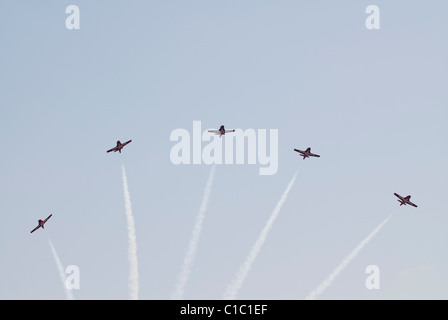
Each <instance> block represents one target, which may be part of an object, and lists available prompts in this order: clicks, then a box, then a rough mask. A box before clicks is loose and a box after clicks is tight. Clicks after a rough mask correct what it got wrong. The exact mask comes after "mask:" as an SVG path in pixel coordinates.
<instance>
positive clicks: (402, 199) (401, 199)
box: [394, 192, 417, 208]
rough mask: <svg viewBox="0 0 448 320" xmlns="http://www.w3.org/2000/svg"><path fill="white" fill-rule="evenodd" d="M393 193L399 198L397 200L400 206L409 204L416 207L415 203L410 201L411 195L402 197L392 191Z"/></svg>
mask: <svg viewBox="0 0 448 320" xmlns="http://www.w3.org/2000/svg"><path fill="white" fill-rule="evenodd" d="M394 195H395V196H396V197H397V198H398V199H399V200H398V202H400V206H402V205H406V204H410V205H411V206H414V207H416V208H417V205H416V204H415V203H412V202H411V200H410V199H411V196H406V197H402V196H400V195H399V194H398V193H395V192H394Z"/></svg>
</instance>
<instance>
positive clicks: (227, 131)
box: [226, 129, 235, 133]
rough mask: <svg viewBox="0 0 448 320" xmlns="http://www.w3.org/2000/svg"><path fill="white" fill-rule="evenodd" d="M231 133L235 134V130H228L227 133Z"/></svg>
mask: <svg viewBox="0 0 448 320" xmlns="http://www.w3.org/2000/svg"><path fill="white" fill-rule="evenodd" d="M229 132H235V130H233V129H232V130H226V133H229Z"/></svg>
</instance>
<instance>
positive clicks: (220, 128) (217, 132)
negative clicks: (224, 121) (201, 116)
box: [208, 125, 235, 138]
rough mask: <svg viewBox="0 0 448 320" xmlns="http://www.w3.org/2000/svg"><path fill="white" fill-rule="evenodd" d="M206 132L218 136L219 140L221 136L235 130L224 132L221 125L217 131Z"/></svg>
mask: <svg viewBox="0 0 448 320" xmlns="http://www.w3.org/2000/svg"><path fill="white" fill-rule="evenodd" d="M208 132H213V133H214V134H219V137H220V138H221V136H223V135H225V134H226V133H229V132H235V130H226V129H225V128H224V126H223V125H222V126H220V127H219V130H208Z"/></svg>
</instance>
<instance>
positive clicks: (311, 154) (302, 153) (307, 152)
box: [294, 147, 320, 160]
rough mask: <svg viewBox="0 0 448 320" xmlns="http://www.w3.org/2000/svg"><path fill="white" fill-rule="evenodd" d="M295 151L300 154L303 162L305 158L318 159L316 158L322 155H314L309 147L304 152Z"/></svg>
mask: <svg viewBox="0 0 448 320" xmlns="http://www.w3.org/2000/svg"><path fill="white" fill-rule="evenodd" d="M294 151H296V152H298V153H300V155H301V156H302V157H303V160H305V158H309V157H316V158H319V157H320V155H318V154H315V153H312V152H311V148H309V147H308V148H307V149H306V150H305V151H302V150H299V149H294Z"/></svg>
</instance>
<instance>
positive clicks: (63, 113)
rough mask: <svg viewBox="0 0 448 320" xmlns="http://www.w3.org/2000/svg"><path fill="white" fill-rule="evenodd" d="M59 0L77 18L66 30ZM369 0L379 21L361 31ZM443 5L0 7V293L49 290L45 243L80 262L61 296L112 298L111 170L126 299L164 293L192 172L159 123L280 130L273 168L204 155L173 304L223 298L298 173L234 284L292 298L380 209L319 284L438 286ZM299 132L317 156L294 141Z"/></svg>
mask: <svg viewBox="0 0 448 320" xmlns="http://www.w3.org/2000/svg"><path fill="white" fill-rule="evenodd" d="M71 4H75V5H77V6H79V9H80V25H81V28H80V29H79V30H67V29H66V27H65V19H66V17H67V14H66V13H65V8H66V7H67V6H68V5H71ZM370 4H375V5H377V6H378V7H379V9H380V18H381V20H380V22H381V24H380V30H367V29H366V27H365V25H364V23H365V19H366V18H367V14H365V8H366V7H367V6H368V5H370ZM446 12H448V3H446V2H445V1H442V0H440V1H435V0H434V1H430V2H429V3H428V2H421V3H418V2H415V3H412V4H409V2H407V1H394V2H393V3H390V2H387V1H381V0H379V1H374V2H372V1H357V2H356V3H355V2H354V1H331V2H330V1H244V2H243V3H236V2H233V3H231V2H229V1H212V2H210V1H188V3H186V2H184V1H163V2H162V1H158V2H155V1H132V2H131V3H128V2H125V1H114V2H110V1H95V2H94V3H92V2H91V1H47V2H46V3H45V4H38V3H30V2H29V1H2V2H1V3H0V39H1V50H0V70H1V73H0V87H1V94H0V105H1V108H2V109H1V110H2V113H1V114H2V116H1V117H0V134H1V137H2V156H1V157H0V165H1V168H2V170H1V171H0V172H1V173H0V194H2V197H1V201H0V212H1V214H2V221H3V228H2V232H1V233H0V256H1V257H2V258H1V263H0V298H1V299H65V293H64V290H63V288H62V285H61V281H60V278H59V275H58V271H57V267H56V264H55V261H54V259H53V256H52V252H51V248H50V245H49V242H48V239H51V241H52V243H53V245H54V247H55V249H56V250H57V252H58V254H59V257H60V259H61V262H62V263H63V264H64V265H65V266H67V265H72V264H73V265H77V266H79V268H80V273H81V278H80V286H81V288H80V289H79V290H76V291H75V292H74V293H73V296H74V298H75V299H128V298H129V290H128V275H129V263H128V260H127V249H128V247H127V229H126V217H125V209H124V198H123V184H122V179H121V165H122V164H123V165H124V166H125V168H126V173H127V179H128V186H129V192H130V198H131V201H132V209H133V215H134V218H135V226H136V238H137V254H138V262H139V276H140V277H139V282H140V291H139V298H140V299H169V298H170V295H171V293H172V292H173V290H174V287H175V284H176V279H177V276H178V274H179V272H180V270H181V264H182V261H183V259H184V255H185V252H186V249H187V244H188V242H189V240H190V236H191V232H192V229H193V225H194V223H195V218H196V215H197V213H198V210H199V206H200V204H201V201H202V195H203V193H204V188H205V184H206V181H207V178H208V175H209V172H210V167H209V166H206V165H178V166H175V165H173V164H172V163H171V161H170V157H169V155H170V149H171V148H172V147H173V145H174V144H175V143H174V142H171V141H170V139H169V137H170V133H171V132H172V131H173V130H175V129H177V128H184V129H187V130H189V131H190V132H191V130H192V125H193V121H195V120H197V121H201V122H202V126H203V130H205V129H207V128H212V127H214V128H218V127H219V126H220V125H221V124H225V125H226V127H227V128H241V129H243V130H244V129H248V128H253V129H267V130H269V129H278V132H279V169H278V172H277V174H276V175H273V176H260V175H258V169H259V165H258V164H257V165H247V164H246V165H221V166H218V167H217V168H216V175H215V179H214V182H213V186H212V189H211V195H210V201H209V206H208V210H207V212H206V213H205V218H204V223H203V227H202V230H201V235H200V240H199V244H198V248H197V253H196V257H195V261H194V265H193V268H192V270H191V274H190V278H189V280H188V283H187V284H186V287H185V298H186V299H221V298H222V296H223V294H224V292H225V290H226V288H227V286H228V285H229V283H230V282H231V281H232V280H233V278H234V277H235V274H236V272H237V270H238V268H239V267H240V265H241V264H242V263H243V262H244V260H245V259H246V256H247V255H248V253H249V251H250V248H251V247H252V245H253V243H254V242H255V240H256V238H257V237H258V235H259V233H260V231H261V230H262V228H263V227H264V224H265V223H266V221H267V219H268V217H269V216H270V214H271V213H272V211H273V209H274V207H275V206H276V204H277V202H278V201H279V199H280V196H281V195H282V193H283V191H284V190H285V188H286V185H287V184H288V183H289V181H290V180H291V178H292V176H293V175H294V173H295V172H296V171H297V170H298V175H297V179H296V182H295V185H294V186H293V188H292V190H291V192H290V193H289V196H288V198H287V200H286V202H285V204H284V206H283V207H282V209H281V211H280V213H279V216H278V218H277V220H276V221H275V223H274V225H273V227H272V229H271V231H270V233H269V234H268V237H267V239H266V242H265V243H264V246H263V247H262V249H261V251H260V253H259V255H258V256H257V258H256V260H255V261H254V264H253V266H252V269H251V270H250V273H249V274H248V276H247V278H246V280H245V282H244V284H243V285H242V287H241V290H240V292H239V294H238V298H240V299H304V298H305V297H306V296H307V295H308V293H310V291H312V290H313V289H315V288H316V287H317V286H318V285H319V284H320V283H321V282H322V281H323V280H325V279H326V278H327V277H328V275H329V274H330V273H331V272H332V271H333V270H334V269H335V268H336V267H337V265H339V263H340V262H341V261H342V260H343V259H344V258H345V257H346V256H347V255H348V254H349V253H350V252H351V251H352V250H353V249H354V248H355V247H356V246H357V245H358V244H359V243H360V242H361V241H362V240H363V239H364V238H365V237H366V236H367V235H368V234H369V233H370V232H371V231H372V230H373V229H374V228H375V227H376V226H377V225H379V224H380V223H381V222H382V221H383V220H384V219H385V218H387V217H388V216H389V215H392V218H391V219H390V221H389V222H388V223H387V224H386V225H385V226H384V227H383V229H382V230H381V231H380V232H379V233H378V234H377V235H376V236H375V237H374V238H373V239H372V241H371V242H369V243H368V244H367V245H366V247H365V248H364V249H363V250H362V251H361V252H360V253H359V255H358V256H357V257H356V258H355V259H354V260H353V261H352V262H351V263H350V264H349V265H348V266H347V268H346V269H345V270H344V271H343V272H342V273H341V274H340V275H339V276H338V278H337V279H336V280H335V281H334V282H333V284H332V285H331V286H330V287H329V288H328V289H327V290H326V291H325V292H324V293H323V294H322V295H321V296H320V297H319V298H321V299H394V298H399V299H401V298H419V299H426V298H431V299H434V298H436V299H446V298H448V293H447V291H446V287H447V285H448V271H447V270H448V256H447V255H446V251H447V250H446V249H447V245H448V234H447V232H446V226H447V225H448V217H447V214H446V209H445V208H446V204H445V203H444V199H445V194H446V192H447V188H446V180H447V178H448V176H447V173H448V171H447V166H446V164H447V160H448V149H447V138H448V129H447V126H446V120H447V118H448V117H447V116H448V111H447V110H448V109H447V102H448V97H447V90H446V75H447V70H448V68H447V67H448V63H447V60H446V57H447V56H448V42H447V41H446V39H447V31H448V24H447V19H446ZM129 139H132V140H133V142H132V143H131V144H129V145H128V146H126V147H125V149H124V151H123V153H122V154H117V153H113V154H111V153H106V150H107V149H109V148H111V147H113V146H114V145H115V143H116V140H122V141H126V140H129ZM308 146H310V147H311V148H312V151H314V152H316V153H318V154H320V155H321V158H316V159H306V160H302V158H300V157H299V156H298V154H297V153H295V152H294V151H293V148H299V149H302V148H303V149H304V148H306V147H308ZM394 192H397V193H399V194H402V195H407V194H411V195H412V200H413V201H414V202H415V203H416V204H418V205H419V207H418V208H413V207H409V206H402V207H400V206H399V204H398V202H397V201H396V199H395V197H394V196H393V193H394ZM50 213H52V214H53V217H52V218H51V219H50V221H49V222H48V224H47V225H46V228H45V230H42V229H40V230H39V231H37V232H35V233H33V234H30V233H29V232H30V230H32V229H33V228H34V227H35V226H36V225H37V220H38V219H40V218H45V217H46V216H48V215H49V214H50ZM368 265H377V266H378V267H379V268H380V272H381V273H380V281H381V288H380V289H379V290H367V289H366V287H365V285H364V283H365V279H366V278H367V274H365V269H366V267H367V266H368Z"/></svg>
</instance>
